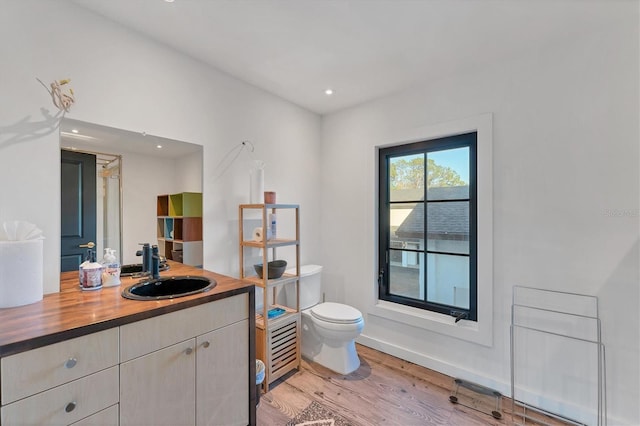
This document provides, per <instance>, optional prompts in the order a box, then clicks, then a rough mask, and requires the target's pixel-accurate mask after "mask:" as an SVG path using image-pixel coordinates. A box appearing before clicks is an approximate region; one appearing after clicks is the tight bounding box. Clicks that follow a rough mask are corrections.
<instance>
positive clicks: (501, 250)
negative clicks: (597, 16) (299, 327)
mask: <svg viewBox="0 0 640 426" xmlns="http://www.w3.org/2000/svg"><path fill="white" fill-rule="evenodd" d="M576 4H577V3H576ZM616 6H617V7H613V5H612V6H611V7H609V8H607V9H606V10H605V9H603V13H605V14H608V15H607V16H603V20H606V21H608V22H610V23H613V24H612V25H608V26H606V27H605V28H602V29H601V30H599V31H598V32H596V33H581V29H579V28H571V23H570V22H567V32H566V34H567V36H566V38H565V39H562V40H555V41H554V42H553V43H552V44H549V45H548V46H545V48H543V49H539V50H536V51H522V52H521V54H520V55H519V56H517V57H511V58H507V59H505V60H503V61H502V62H499V63H492V64H489V65H487V66H486V67H485V68H481V69H480V68H479V69H470V70H466V72H463V73H460V74H457V75H451V76H449V77H448V78H445V79H442V80H440V81H432V82H429V83H426V84H423V85H421V86H418V87H414V88H412V90H410V91H407V92H405V93H400V94H396V95H394V96H391V97H387V98H383V99H379V100H377V101H374V102H370V103H367V104H364V105H362V106H359V107H355V108H351V109H348V110H344V111H341V112H338V113H335V114H332V115H329V116H326V117H325V118H324V119H323V127H322V144H323V150H322V173H321V176H322V204H321V206H322V207H321V208H322V210H321V214H322V225H321V228H322V236H323V240H322V246H323V250H322V259H321V262H322V264H323V265H324V266H325V269H324V272H323V273H324V279H325V283H326V284H327V285H328V292H327V298H328V300H340V301H344V302H346V303H349V304H352V305H353V306H356V307H357V308H359V309H360V310H361V311H363V312H364V313H365V315H366V317H365V321H366V325H365V329H364V332H363V336H362V339H361V341H362V342H363V343H366V344H368V345H371V346H374V347H377V348H381V349H383V350H385V351H387V352H390V353H393V354H396V355H398V356H401V357H403V358H405V359H408V360H411V361H413V362H417V363H420V364H422V365H426V366H429V367H432V368H435V369H438V370H440V371H443V372H445V373H447V374H450V375H453V376H460V377H462V378H467V379H473V380H474V381H479V382H481V383H483V384H485V385H489V386H491V387H494V388H498V389H499V390H501V391H505V392H508V391H509V380H510V373H509V364H510V362H509V345H510V344H509V324H510V316H509V312H510V304H511V291H512V287H513V286H514V285H528V286H534V287H541V288H549V289H557V290H565V291H573V292H578V293H585V294H591V295H595V296H598V297H599V298H600V303H601V310H600V313H601V317H602V320H603V339H604V342H605V344H606V347H607V369H608V390H609V395H608V404H609V414H610V423H609V424H634V425H637V424H640V414H639V413H638V404H637V402H638V400H639V399H640V390H639V387H640V386H639V378H640V371H639V364H640V350H639V343H638V341H639V334H640V330H639V324H640V317H639V315H638V312H639V310H640V309H639V308H640V303H639V292H638V282H639V279H640V276H639V275H640V274H639V266H638V263H639V262H638V260H639V250H638V238H639V224H638V216H639V212H640V210H639V207H640V205H639V197H638V194H639V190H640V187H639V174H638V170H639V165H640V164H639V150H638V141H639V130H638V117H639V107H638V100H639V96H638V89H639V84H638V77H639V70H638V61H639V54H638V3H637V2H617V3H616ZM523 7H526V6H525V3H523ZM505 36H506V37H507V36H508V35H505ZM483 113H493V176H494V183H493V199H494V204H493V211H494V216H493V226H494V233H493V243H494V261H493V270H494V283H493V289H494V302H493V305H494V315H493V336H494V337H493V344H492V346H491V347H485V346H480V345H476V344H473V343H469V342H465V341H462V340H458V339H454V338H450V337H447V336H446V335H442V334H438V333H434V332H430V331H427V330H424V329H421V328H416V327H411V326H408V325H405V324H401V323H399V322H394V321H390V320H388V319H385V318H382V317H380V316H374V315H371V314H370V312H371V311H372V307H373V306H374V305H375V303H376V280H377V266H376V258H377V254H376V192H375V191H376V151H375V147H376V146H379V145H384V144H390V143H399V142H402V141H405V140H406V139H404V138H405V137H406V135H407V134H413V133H414V132H416V129H420V128H425V127H428V126H430V125H435V124H437V123H444V122H450V121H455V120H459V119H463V118H467V117H472V116H476V115H479V114H483ZM540 356H543V357H546V356H548V357H549V358H548V362H547V363H546V368H547V371H546V373H548V374H552V375H553V374H561V373H562V371H561V369H560V367H558V364H554V363H553V362H552V360H553V358H552V354H550V353H549V354H545V353H541V354H540ZM581 362H582V360H581V359H575V363H576V364H575V365H576V366H580V365H581ZM564 396H565V397H566V398H567V399H571V398H572V397H573V395H564ZM592 407H593V406H592ZM592 407H590V408H592ZM590 408H587V407H584V406H582V407H580V409H582V410H584V411H588V410H589V409H590Z"/></svg>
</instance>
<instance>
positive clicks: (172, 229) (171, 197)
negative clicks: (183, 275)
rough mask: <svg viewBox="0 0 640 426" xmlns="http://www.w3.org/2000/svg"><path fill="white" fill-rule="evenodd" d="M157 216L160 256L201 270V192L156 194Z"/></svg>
mask: <svg viewBox="0 0 640 426" xmlns="http://www.w3.org/2000/svg"><path fill="white" fill-rule="evenodd" d="M157 214H158V218H157V222H158V223H157V234H158V250H159V252H160V254H161V255H162V256H165V257H166V258H167V259H170V260H174V261H176V262H182V263H184V264H185V265H190V266H198V267H201V266H202V193H199V192H181V193H179V194H163V195H158V201H157ZM180 256H181V257H182V260H180V259H179V257H180Z"/></svg>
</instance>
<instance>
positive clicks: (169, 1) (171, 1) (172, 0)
mask: <svg viewBox="0 0 640 426" xmlns="http://www.w3.org/2000/svg"><path fill="white" fill-rule="evenodd" d="M164 1H166V2H167V3H173V2H174V0H164Z"/></svg>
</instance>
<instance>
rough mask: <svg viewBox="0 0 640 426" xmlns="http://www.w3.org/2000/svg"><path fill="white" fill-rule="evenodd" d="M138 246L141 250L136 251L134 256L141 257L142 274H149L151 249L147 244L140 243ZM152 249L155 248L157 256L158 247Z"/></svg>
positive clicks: (150, 270) (150, 271)
mask: <svg viewBox="0 0 640 426" xmlns="http://www.w3.org/2000/svg"><path fill="white" fill-rule="evenodd" d="M140 245H141V246H142V250H138V251H136V256H142V274H151V273H152V269H153V265H152V257H153V249H152V248H151V245H150V244H149V243H140ZM154 247H155V248H156V254H157V250H158V246H154Z"/></svg>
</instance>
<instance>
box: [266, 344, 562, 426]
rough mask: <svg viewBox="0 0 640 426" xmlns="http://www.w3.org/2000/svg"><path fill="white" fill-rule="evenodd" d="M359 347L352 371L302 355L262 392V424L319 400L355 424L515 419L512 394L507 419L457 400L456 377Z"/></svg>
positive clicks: (463, 424) (282, 420) (472, 424)
mask: <svg viewBox="0 0 640 426" xmlns="http://www.w3.org/2000/svg"><path fill="white" fill-rule="evenodd" d="M357 350H358V354H359V356H360V361H361V364H360V368H358V370H356V371H355V372H353V373H351V374H349V375H346V376H345V375H341V374H338V373H334V372H332V371H331V370H328V369H326V368H324V367H322V366H321V365H318V364H316V363H312V362H307V361H305V360H303V361H302V368H301V369H300V370H299V371H295V372H291V373H289V374H288V375H287V376H285V377H283V378H282V379H280V380H278V381H276V382H274V383H272V384H271V388H270V391H269V392H268V393H266V394H263V395H262V396H261V398H260V405H259V406H258V410H257V411H258V413H257V420H258V425H259V426H277V425H285V424H286V423H287V422H288V421H289V420H290V419H291V418H293V417H295V416H296V415H297V414H298V413H300V412H301V411H302V410H304V409H305V408H306V407H307V406H308V405H309V404H310V403H311V402H312V401H314V400H315V401H317V402H319V403H321V404H322V405H324V406H325V407H327V408H328V409H330V410H332V411H333V412H334V413H336V414H339V415H340V416H342V417H344V418H345V419H346V420H348V421H350V422H351V423H352V424H353V425H354V426H355V425H362V426H368V425H398V426H411V425H460V426H480V425H482V426H486V425H511V424H512V422H511V414H510V412H509V409H510V406H511V403H510V400H509V399H504V400H503V402H502V408H503V409H504V411H503V413H502V419H500V420H497V419H494V418H493V417H492V416H491V415H489V414H485V413H482V412H480V411H477V410H474V409H471V408H468V407H465V406H464V405H462V404H452V403H451V402H450V401H449V396H450V395H451V388H452V378H451V377H448V376H445V375H443V374H440V373H437V372H435V371H432V370H429V369H427V368H424V367H421V366H418V365H416V364H413V363H410V362H407V361H403V360H401V359H398V358H395V357H393V356H390V355H387V354H383V353H381V352H378V351H376V350H374V349H371V348H368V347H366V346H362V345H358V346H357ZM490 409H491V408H490ZM527 424H528V425H529V424H535V423H531V422H527ZM555 424H558V423H555Z"/></svg>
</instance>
